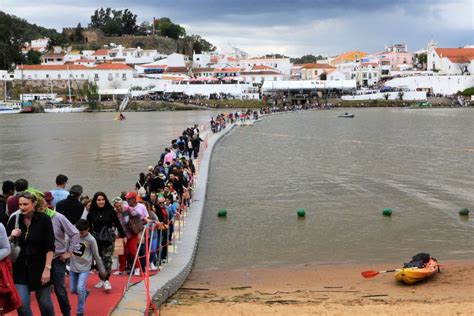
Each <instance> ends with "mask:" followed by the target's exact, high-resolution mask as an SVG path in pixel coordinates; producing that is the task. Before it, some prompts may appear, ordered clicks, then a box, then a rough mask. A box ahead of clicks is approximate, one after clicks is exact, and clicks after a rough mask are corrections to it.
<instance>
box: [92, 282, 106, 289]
mask: <svg viewBox="0 0 474 316" xmlns="http://www.w3.org/2000/svg"><path fill="white" fill-rule="evenodd" d="M94 287H95V288H96V289H100V288H103V287H104V282H103V281H99V283H97V284H96V285H94Z"/></svg>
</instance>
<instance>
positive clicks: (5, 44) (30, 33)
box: [0, 11, 60, 70]
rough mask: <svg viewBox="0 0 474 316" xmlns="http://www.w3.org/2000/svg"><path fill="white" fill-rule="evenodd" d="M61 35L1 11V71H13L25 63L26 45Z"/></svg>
mask: <svg viewBox="0 0 474 316" xmlns="http://www.w3.org/2000/svg"><path fill="white" fill-rule="evenodd" d="M58 35H60V34H59V33H58V32H57V31H56V30H54V29H47V28H44V27H41V26H38V25H36V24H30V23H28V22H27V21H26V20H24V19H20V18H18V17H16V16H14V15H9V14H6V13H4V12H2V11H0V69H4V70H11V69H12V68H14V66H15V64H20V63H23V62H24V61H25V56H23V54H22V53H21V50H22V48H23V47H24V43H27V42H30V41H31V40H33V39H36V38H40V37H48V38H51V37H53V36H58Z"/></svg>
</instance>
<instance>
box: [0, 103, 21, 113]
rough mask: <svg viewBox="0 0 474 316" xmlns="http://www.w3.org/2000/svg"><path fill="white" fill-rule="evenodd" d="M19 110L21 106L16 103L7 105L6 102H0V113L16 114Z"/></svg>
mask: <svg viewBox="0 0 474 316" xmlns="http://www.w3.org/2000/svg"><path fill="white" fill-rule="evenodd" d="M20 112H21V108H20V107H19V106H18V105H13V106H7V105H6V104H3V103H0V114H17V113H20Z"/></svg>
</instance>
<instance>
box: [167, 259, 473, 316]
mask: <svg viewBox="0 0 474 316" xmlns="http://www.w3.org/2000/svg"><path fill="white" fill-rule="evenodd" d="M442 263H443V264H446V266H445V267H444V268H442V270H441V273H438V274H436V275H434V276H433V277H432V278H430V279H429V280H426V281H423V282H421V283H418V284H416V285H413V286H407V285H403V284H401V283H398V282H396V281H395V278H394V277H393V274H391V273H388V274H380V275H378V276H377V277H375V278H373V279H364V278H362V277H361V275H360V272H361V271H364V270H386V269H390V268H397V267H399V266H400V264H376V265H336V266H311V265H307V266H302V267H297V268H268V269H258V268H249V269H240V270H207V271H193V272H192V273H191V275H190V277H189V278H188V280H187V281H186V282H185V284H184V285H183V287H182V288H181V289H180V290H179V291H178V292H177V293H176V294H175V295H174V296H173V297H171V298H170V299H169V301H168V303H167V304H165V305H163V306H162V307H161V315H166V316H168V315H289V314H292V315H309V314H312V315H318V314H320V315H408V314H410V315H427V314H428V315H474V261H469V262H459V261H450V262H442Z"/></svg>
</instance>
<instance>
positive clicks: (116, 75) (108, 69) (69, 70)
mask: <svg viewBox="0 0 474 316" xmlns="http://www.w3.org/2000/svg"><path fill="white" fill-rule="evenodd" d="M22 78H23V80H45V81H48V82H50V81H52V80H70V81H74V80H88V81H89V82H95V83H96V84H97V86H98V88H99V92H100V93H102V92H103V91H110V90H116V89H129V88H130V84H131V81H132V79H133V69H132V68H130V67H129V66H127V65H125V64H108V63H102V64H97V65H95V66H93V67H86V66H84V65H74V64H72V65H21V66H18V67H17V69H15V79H17V80H21V79H22ZM101 91H102V92H101Z"/></svg>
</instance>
